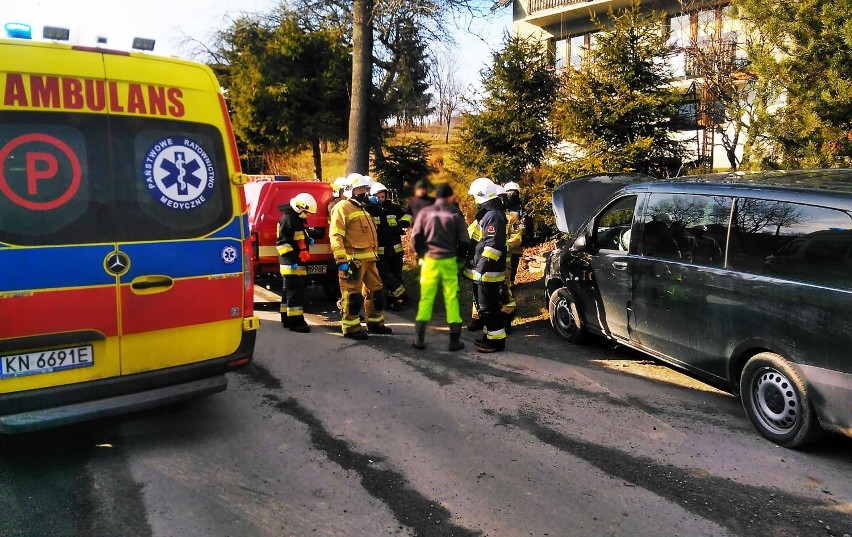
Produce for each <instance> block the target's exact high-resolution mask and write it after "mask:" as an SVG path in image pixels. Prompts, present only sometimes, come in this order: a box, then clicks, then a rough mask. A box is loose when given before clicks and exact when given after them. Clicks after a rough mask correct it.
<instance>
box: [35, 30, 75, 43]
mask: <svg viewBox="0 0 852 537" xmlns="http://www.w3.org/2000/svg"><path fill="white" fill-rule="evenodd" d="M70 34H71V32H70V31H69V30H68V28H58V27H56V26H45V27H44V30H43V31H42V33H41V35H42V37H44V38H45V39H51V40H53V41H68V37H69V35H70Z"/></svg>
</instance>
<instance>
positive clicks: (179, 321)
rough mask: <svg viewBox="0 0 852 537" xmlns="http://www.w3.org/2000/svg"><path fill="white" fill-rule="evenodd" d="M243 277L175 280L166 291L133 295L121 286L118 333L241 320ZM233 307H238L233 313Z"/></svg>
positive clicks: (128, 287)
mask: <svg viewBox="0 0 852 537" xmlns="http://www.w3.org/2000/svg"><path fill="white" fill-rule="evenodd" d="M242 286H243V275H242V274H234V275H231V276H228V277H224V278H210V277H201V278H188V279H185V280H184V279H181V280H175V282H174V285H173V286H172V288H171V289H169V290H168V291H165V292H162V293H154V294H150V295H140V294H135V293H133V291H132V290H131V288H130V285H129V284H124V285H122V286H121V303H122V308H121V309H122V316H121V332H122V334H138V333H142V332H150V331H153V330H164V329H168V328H177V327H180V326H191V325H197V324H206V323H214V322H217V321H227V320H230V319H235V318H242V316H243V310H242V302H241V301H239V302H237V301H238V300H240V299H241V298H242V294H243V293H242V291H243V287H242ZM234 308H237V309H236V310H235V309H234Z"/></svg>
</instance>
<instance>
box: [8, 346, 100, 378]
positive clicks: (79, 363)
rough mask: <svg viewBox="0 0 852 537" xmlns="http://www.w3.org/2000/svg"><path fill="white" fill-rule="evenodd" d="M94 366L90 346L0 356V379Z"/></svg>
mask: <svg viewBox="0 0 852 537" xmlns="http://www.w3.org/2000/svg"><path fill="white" fill-rule="evenodd" d="M92 365H95V355H94V353H93V352H92V346H91V345H83V346H81V347H68V348H65V349H51V350H49V351H37V352H27V353H23V354H11V355H8V356H0V378H8V377H20V376H24V375H38V374H39V373H53V372H55V371H62V370H64V369H74V368H77V367H89V366H92Z"/></svg>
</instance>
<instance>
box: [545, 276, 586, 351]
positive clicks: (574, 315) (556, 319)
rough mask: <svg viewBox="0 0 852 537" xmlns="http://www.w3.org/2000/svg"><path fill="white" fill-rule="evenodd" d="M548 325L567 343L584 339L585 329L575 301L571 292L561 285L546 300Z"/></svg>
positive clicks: (579, 341)
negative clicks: (548, 316) (548, 317)
mask: <svg viewBox="0 0 852 537" xmlns="http://www.w3.org/2000/svg"><path fill="white" fill-rule="evenodd" d="M547 311H548V313H549V314H550V326H552V327H553V330H554V331H555V332H556V334H557V335H558V336H559V337H560V338H561V339H564V340H565V341H567V342H568V343H574V344H576V343H581V342H582V341H583V340H584V339H586V329H585V328H584V327H583V321H581V320H580V316H579V314H578V312H577V302H576V300H574V296H573V295H571V292H570V291H568V289H565V288H564V287H561V288H559V289H557V290H555V291H553V293H551V294H550V300H549V301H548V308H547Z"/></svg>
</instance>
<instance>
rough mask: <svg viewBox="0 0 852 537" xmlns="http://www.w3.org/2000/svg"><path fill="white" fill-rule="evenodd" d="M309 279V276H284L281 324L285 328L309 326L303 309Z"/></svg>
mask: <svg viewBox="0 0 852 537" xmlns="http://www.w3.org/2000/svg"><path fill="white" fill-rule="evenodd" d="M307 278H308V277H307V276H284V289H283V292H282V293H281V323H282V324H284V325H285V326H289V327H296V326H303V325H305V324H307V323H306V322H305V316H304V311H303V309H302V307H303V305H304V300H305V280H307Z"/></svg>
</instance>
